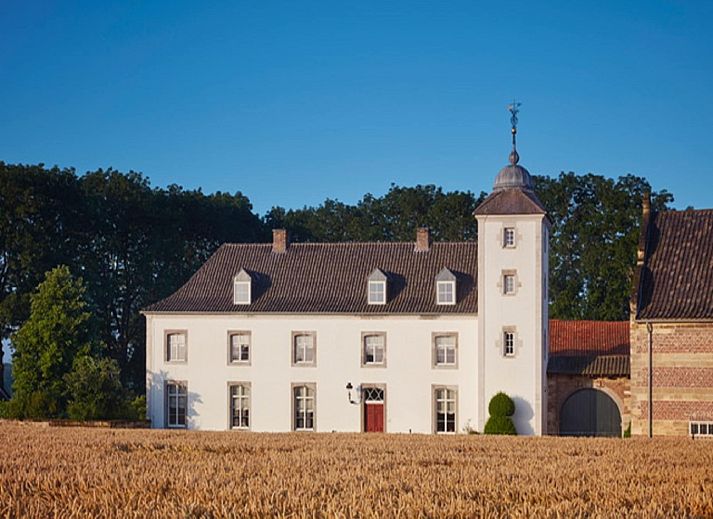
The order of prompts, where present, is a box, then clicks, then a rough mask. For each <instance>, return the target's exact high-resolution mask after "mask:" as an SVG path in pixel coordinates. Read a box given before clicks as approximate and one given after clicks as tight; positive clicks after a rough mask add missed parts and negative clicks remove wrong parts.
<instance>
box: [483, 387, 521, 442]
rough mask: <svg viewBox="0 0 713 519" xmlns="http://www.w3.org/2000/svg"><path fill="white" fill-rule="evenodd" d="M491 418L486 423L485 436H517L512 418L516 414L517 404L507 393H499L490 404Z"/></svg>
mask: <svg viewBox="0 0 713 519" xmlns="http://www.w3.org/2000/svg"><path fill="white" fill-rule="evenodd" d="M488 411H489V412H490V418H488V421H487V422H486V423H485V428H484V429H483V432H484V433H485V434H517V429H516V428H515V424H514V423H513V422H512V418H511V416H512V415H514V414H515V402H513V401H512V398H510V397H509V396H507V395H506V394H505V393H502V392H500V393H497V394H496V395H495V396H493V398H491V399H490V404H488Z"/></svg>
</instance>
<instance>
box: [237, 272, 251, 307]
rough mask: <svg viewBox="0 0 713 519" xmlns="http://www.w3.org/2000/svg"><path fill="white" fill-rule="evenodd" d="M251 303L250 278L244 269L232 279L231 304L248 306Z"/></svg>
mask: <svg viewBox="0 0 713 519" xmlns="http://www.w3.org/2000/svg"><path fill="white" fill-rule="evenodd" d="M250 303H252V278H251V277H250V274H248V273H247V272H246V271H245V269H240V272H238V273H237V275H236V276H235V277H234V278H233V304H236V305H249V304H250Z"/></svg>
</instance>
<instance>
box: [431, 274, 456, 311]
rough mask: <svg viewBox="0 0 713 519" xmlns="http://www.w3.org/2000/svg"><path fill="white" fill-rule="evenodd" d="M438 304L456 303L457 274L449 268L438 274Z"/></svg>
mask: <svg viewBox="0 0 713 519" xmlns="http://www.w3.org/2000/svg"><path fill="white" fill-rule="evenodd" d="M436 304H438V305H454V304H456V276H455V274H453V272H451V271H450V270H448V269H447V268H444V269H443V270H441V271H440V272H439V273H438V275H437V276H436Z"/></svg>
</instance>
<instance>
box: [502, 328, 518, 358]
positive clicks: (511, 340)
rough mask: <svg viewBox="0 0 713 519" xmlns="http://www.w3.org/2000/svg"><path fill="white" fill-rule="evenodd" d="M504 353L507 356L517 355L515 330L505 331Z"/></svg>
mask: <svg viewBox="0 0 713 519" xmlns="http://www.w3.org/2000/svg"><path fill="white" fill-rule="evenodd" d="M503 355H505V356H506V357H514V356H515V332H512V331H507V330H506V331H504V332H503Z"/></svg>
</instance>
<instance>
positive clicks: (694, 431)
mask: <svg viewBox="0 0 713 519" xmlns="http://www.w3.org/2000/svg"><path fill="white" fill-rule="evenodd" d="M691 434H692V435H696V434H698V424H697V423H691Z"/></svg>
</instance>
